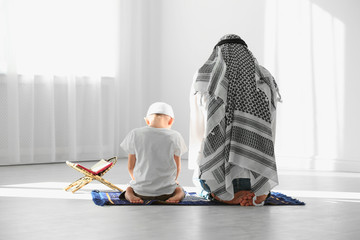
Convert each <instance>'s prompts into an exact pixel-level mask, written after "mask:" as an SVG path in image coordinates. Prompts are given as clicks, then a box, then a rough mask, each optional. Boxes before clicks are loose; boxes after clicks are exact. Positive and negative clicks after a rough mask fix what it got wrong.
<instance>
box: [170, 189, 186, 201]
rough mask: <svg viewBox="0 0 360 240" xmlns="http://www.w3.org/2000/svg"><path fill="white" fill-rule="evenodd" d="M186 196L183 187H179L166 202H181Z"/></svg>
mask: <svg viewBox="0 0 360 240" xmlns="http://www.w3.org/2000/svg"><path fill="white" fill-rule="evenodd" d="M184 197H185V193H184V191H183V190H182V188H180V187H177V188H176V189H175V192H174V196H172V197H170V198H168V199H167V200H166V202H168V203H179V202H180V201H181V200H183V199H184Z"/></svg>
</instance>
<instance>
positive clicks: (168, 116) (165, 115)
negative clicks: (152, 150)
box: [145, 102, 174, 128]
mask: <svg viewBox="0 0 360 240" xmlns="http://www.w3.org/2000/svg"><path fill="white" fill-rule="evenodd" d="M145 121H146V124H147V125H149V126H152V127H158V128H170V127H171V125H172V124H173V122H174V111H173V109H172V107H171V106H170V105H169V104H167V103H163V102H156V103H153V104H151V105H150V107H149V109H148V111H147V114H146V117H145Z"/></svg>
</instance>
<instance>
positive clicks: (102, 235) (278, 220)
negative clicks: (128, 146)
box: [0, 160, 360, 240]
mask: <svg viewBox="0 0 360 240" xmlns="http://www.w3.org/2000/svg"><path fill="white" fill-rule="evenodd" d="M83 164H84V165H87V166H91V165H92V164H93V163H89V162H88V163H83ZM186 165H187V163H186V161H184V162H183V171H182V173H181V177H180V183H181V184H182V185H183V186H185V187H186V186H192V183H191V175H192V173H191V172H190V171H189V170H187V169H186ZM79 177H81V175H80V173H78V172H76V171H75V170H73V169H71V168H69V167H68V166H66V164H65V163H61V164H43V165H23V166H6V167H4V166H3V167H0V216H1V217H0V240H11V239H36V240H39V239H51V240H53V239H54V240H56V239H69V240H70V239H71V240H73V239H207V240H208V239H210V240H211V239H221V240H227V239H327V240H330V239H341V240H343V239H357V238H358V236H359V235H360V227H359V223H360V173H333V172H312V171H308V172H289V171H280V172H279V178H280V185H279V186H278V187H277V188H276V189H274V190H275V191H279V192H282V193H285V194H288V195H291V196H293V197H296V198H298V199H300V200H302V201H305V202H306V204H307V205H306V206H265V207H260V208H257V207H240V206H187V207H180V206H111V207H99V206H96V205H95V204H93V203H92V201H91V198H90V191H91V190H92V189H104V190H105V189H107V188H106V187H105V186H103V185H102V184H99V183H97V182H92V183H90V184H89V185H88V186H86V187H85V188H83V189H82V190H80V191H78V192H77V193H76V194H72V193H70V192H65V191H63V190H62V188H63V187H65V186H66V185H68V184H69V183H70V182H72V181H74V180H76V179H77V178H79ZM105 179H107V180H109V181H110V182H113V183H115V184H117V185H119V186H121V185H122V184H126V183H127V181H128V180H129V176H128V173H127V170H126V161H122V160H120V161H119V162H118V164H117V165H116V166H115V167H114V168H113V169H112V170H111V171H110V172H109V173H108V174H106V175H105Z"/></svg>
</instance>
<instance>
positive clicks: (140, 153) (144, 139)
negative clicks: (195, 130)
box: [120, 102, 187, 203]
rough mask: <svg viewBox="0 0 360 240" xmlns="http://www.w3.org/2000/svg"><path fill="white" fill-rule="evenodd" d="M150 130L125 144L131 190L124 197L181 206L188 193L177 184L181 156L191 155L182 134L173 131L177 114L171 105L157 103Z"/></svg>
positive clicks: (148, 119)
mask: <svg viewBox="0 0 360 240" xmlns="http://www.w3.org/2000/svg"><path fill="white" fill-rule="evenodd" d="M145 122H146V124H147V125H148V126H146V127H142V128H136V129H134V130H132V131H131V132H130V133H129V134H128V135H127V136H126V138H125V140H124V141H123V142H122V143H121V145H120V146H121V147H122V148H123V149H124V150H125V152H127V153H128V154H129V155H128V170H129V173H130V176H131V179H132V180H131V181H130V186H129V187H127V189H126V191H125V192H123V193H122V194H121V195H120V198H124V197H125V198H126V199H127V200H128V201H129V202H131V203H143V200H149V199H156V200H162V201H166V202H169V203H178V202H180V201H181V200H182V199H183V198H184V197H185V193H184V191H183V190H182V188H181V187H180V186H179V185H178V184H177V178H178V176H179V173H180V169H181V163H180V156H181V155H182V154H183V153H185V152H186V151H187V147H186V145H185V142H184V139H183V138H182V136H181V135H180V133H178V132H176V131H174V130H172V129H171V126H172V124H173V122H174V112H173V109H172V107H171V106H170V105H169V104H166V103H163V102H156V103H153V104H152V105H151V106H150V107H149V110H148V112H147V115H146V117H145Z"/></svg>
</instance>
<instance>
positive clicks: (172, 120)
mask: <svg viewBox="0 0 360 240" xmlns="http://www.w3.org/2000/svg"><path fill="white" fill-rule="evenodd" d="M173 123H174V119H173V118H170V120H169V126H171V125H172V124H173Z"/></svg>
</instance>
